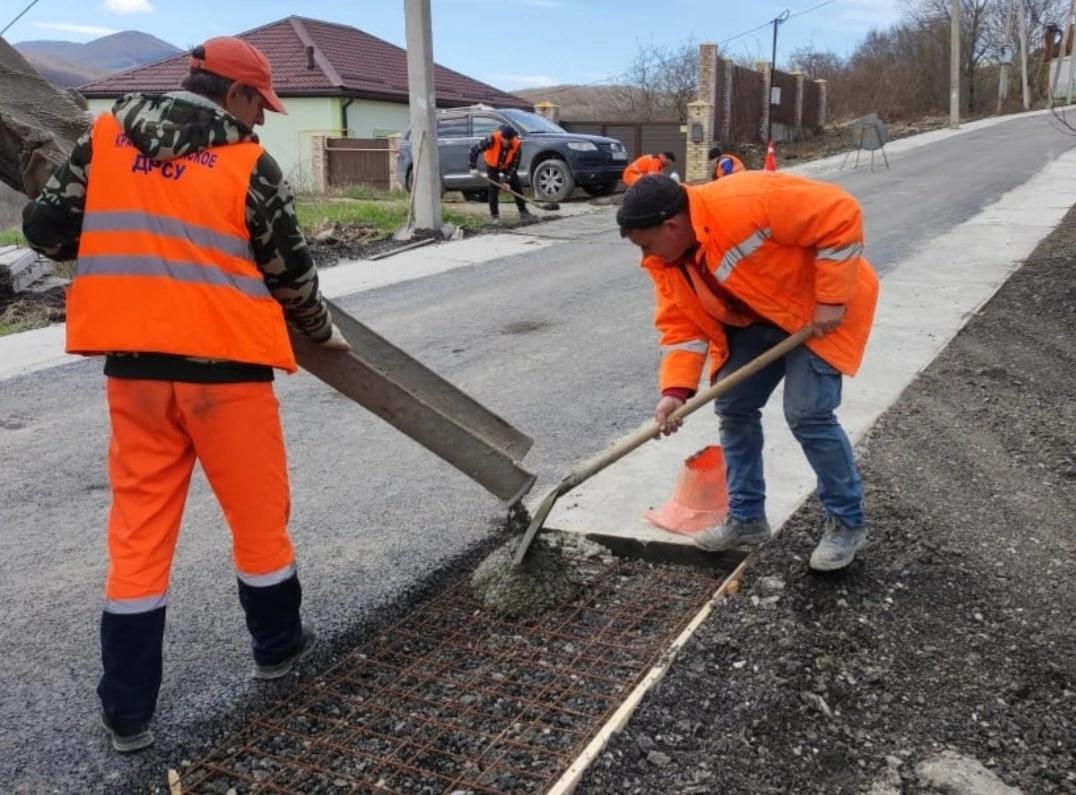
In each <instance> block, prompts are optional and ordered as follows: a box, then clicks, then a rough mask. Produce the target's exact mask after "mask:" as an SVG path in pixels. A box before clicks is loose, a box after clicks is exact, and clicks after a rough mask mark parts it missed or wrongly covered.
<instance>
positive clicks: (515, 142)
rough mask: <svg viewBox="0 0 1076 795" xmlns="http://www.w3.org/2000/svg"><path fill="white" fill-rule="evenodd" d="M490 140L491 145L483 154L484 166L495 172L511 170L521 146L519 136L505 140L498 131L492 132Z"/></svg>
mask: <svg viewBox="0 0 1076 795" xmlns="http://www.w3.org/2000/svg"><path fill="white" fill-rule="evenodd" d="M490 138H491V139H492V140H493V144H492V145H491V146H490V147H489V149H487V150H486V152H485V154H486V166H487V167H488V168H495V169H497V171H504V170H506V169H509V168H511V167H512V164H513V163H515V161H516V158H517V157H519V150H520V148H521V147H522V145H523V144H522V143H521V142H520V140H519V136H518V135H517V136H516V137H515V138H509V139H508V140H505V137H504V134H503V133H502V132H501V131H500V130H494V131H493V133H492V134H491V135H490Z"/></svg>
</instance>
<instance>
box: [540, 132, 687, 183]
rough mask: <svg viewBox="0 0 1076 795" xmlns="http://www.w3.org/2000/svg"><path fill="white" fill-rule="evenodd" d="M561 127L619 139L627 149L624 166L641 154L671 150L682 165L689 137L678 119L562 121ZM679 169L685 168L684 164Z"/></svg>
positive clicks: (586, 133)
mask: <svg viewBox="0 0 1076 795" xmlns="http://www.w3.org/2000/svg"><path fill="white" fill-rule="evenodd" d="M560 126H561V127H563V128H564V129H565V130H567V131H568V132H575V133H582V134H584V135H604V136H607V137H609V138H616V139H617V140H618V141H620V143H622V144H624V148H625V149H627V150H628V159H627V162H625V164H624V165H627V164H628V163H630V162H631V161H632V160H634V159H635V158H637V157H639V155H643V154H653V153H654V152H672V153H673V154H675V155H676V162H677V164H681V163H683V162H684V159H685V157H686V153H687V139H686V138H685V136H684V132H683V125H681V124H680V123H679V122H674V121H669V122H666V121H644V122H623V121H608V122H604V121H562V122H561V123H560ZM677 170H678V171H682V170H683V167H682V166H681V167H680V168H678V169H677Z"/></svg>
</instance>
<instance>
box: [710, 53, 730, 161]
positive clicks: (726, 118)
mask: <svg viewBox="0 0 1076 795" xmlns="http://www.w3.org/2000/svg"><path fill="white" fill-rule="evenodd" d="M724 61H725V63H724V69H722V70H721V73H722V75H723V76H724V78H725V79H724V81H723V82H724V86H722V89H721V110H720V113H719V116H720V118H721V124H720V125H719V126H718V127H717V129H716V130H714V133H715V134H716V135H717V139H718V141H720V142H721V143H722V144H725V143H727V142H728V140H729V139H730V138H731V137H732V70H733V68H734V66H735V65H734V64H733V63H732V61H730V60H729V59H728V58H725V59H724Z"/></svg>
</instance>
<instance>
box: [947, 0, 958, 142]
mask: <svg viewBox="0 0 1076 795" xmlns="http://www.w3.org/2000/svg"><path fill="white" fill-rule="evenodd" d="M950 5H951V8H950V11H949V17H950V20H949V126H950V127H951V128H952V129H954V130H957V129H959V128H960V0H952V2H951V4H950Z"/></svg>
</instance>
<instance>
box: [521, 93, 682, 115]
mask: <svg viewBox="0 0 1076 795" xmlns="http://www.w3.org/2000/svg"><path fill="white" fill-rule="evenodd" d="M512 93H513V94H515V95H516V96H517V97H523V98H524V99H526V100H529V101H531V102H541V101H542V100H548V101H550V102H552V103H553V104H554V105H560V118H561V119H563V120H564V121H615V120H620V119H627V118H633V119H634V120H635V121H676V120H677V114H676V111H675V109H674V108H673V105H672V103H669V107H668V109H667V111H666V112H661V113H658V114H656V115H655V116H654V117H653V118H650V119H645V120H644V119H638V118H634V117H635V115H636V114H634V113H633V111H632V108H633V105H635V106H637V105H639V104H641V103H640V102H639V89H637V88H633V87H631V86H573V85H560V86H547V87H544V88H524V89H520V90H518V91H513V92H512Z"/></svg>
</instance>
